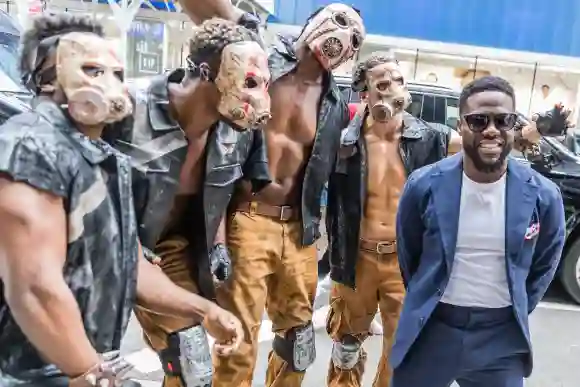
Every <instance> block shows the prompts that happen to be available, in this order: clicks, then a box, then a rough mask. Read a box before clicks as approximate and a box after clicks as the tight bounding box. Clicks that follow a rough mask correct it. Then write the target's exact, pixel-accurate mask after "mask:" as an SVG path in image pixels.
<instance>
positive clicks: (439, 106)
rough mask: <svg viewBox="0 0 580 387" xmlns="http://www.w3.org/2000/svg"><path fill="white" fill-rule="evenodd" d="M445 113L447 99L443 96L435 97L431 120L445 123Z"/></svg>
mask: <svg viewBox="0 0 580 387" xmlns="http://www.w3.org/2000/svg"><path fill="white" fill-rule="evenodd" d="M446 114H447V99H446V98H445V97H435V109H434V111H433V121H431V122H436V123H438V124H443V125H445V123H446V119H445V116H446Z"/></svg>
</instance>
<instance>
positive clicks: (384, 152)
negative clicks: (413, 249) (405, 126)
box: [360, 132, 407, 241]
mask: <svg viewBox="0 0 580 387" xmlns="http://www.w3.org/2000/svg"><path fill="white" fill-rule="evenodd" d="M365 139H366V143H367V150H368V177H367V198H366V206H365V212H364V214H363V219H362V221H361V233H360V237H361V238H362V239H366V240H369V241H394V240H395V237H396V235H395V218H396V214H397V206H398V205H399V197H400V195H401V192H402V191H403V186H404V185H405V181H406V179H407V176H406V172H405V168H404V166H403V162H402V160H401V156H400V153H399V138H398V136H397V137H395V138H392V139H389V140H384V139H381V138H379V137H378V136H376V135H375V134H374V133H370V132H367V133H366V134H365Z"/></svg>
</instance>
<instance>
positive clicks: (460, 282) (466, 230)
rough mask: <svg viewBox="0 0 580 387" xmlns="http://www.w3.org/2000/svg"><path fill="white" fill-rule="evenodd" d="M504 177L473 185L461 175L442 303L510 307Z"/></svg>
mask: <svg viewBox="0 0 580 387" xmlns="http://www.w3.org/2000/svg"><path fill="white" fill-rule="evenodd" d="M505 196H506V175H505V174H504V175H503V176H502V178H501V179H499V180H498V181H496V182H493V183H488V184H482V183H476V182H474V181H473V180H471V179H469V178H468V177H467V176H466V175H465V174H463V179H462V187H461V203H460V208H459V229H458V232H457V247H456V250H455V258H454V262H453V268H452V270H451V278H450V279H449V283H448V285H447V288H446V289H445V293H444V294H443V297H442V298H441V302H444V303H447V304H452V305H457V306H467V307H484V308H502V307H506V306H509V305H511V304H512V301H511V297H510V292H509V287H508V280H507V269H506V259H505V215H506V206H505Z"/></svg>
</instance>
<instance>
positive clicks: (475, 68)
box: [471, 56, 479, 81]
mask: <svg viewBox="0 0 580 387" xmlns="http://www.w3.org/2000/svg"><path fill="white" fill-rule="evenodd" d="M478 61H479V56H476V57H475V64H474V67H473V77H472V79H471V80H472V81H474V80H475V75H476V74H477V62H478Z"/></svg>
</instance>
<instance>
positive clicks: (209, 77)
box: [185, 56, 215, 82]
mask: <svg viewBox="0 0 580 387" xmlns="http://www.w3.org/2000/svg"><path fill="white" fill-rule="evenodd" d="M185 60H186V62H187V70H188V71H189V73H190V74H192V75H193V76H194V77H199V78H201V79H202V80H204V81H207V82H213V81H215V75H214V74H212V71H211V67H210V65H209V64H207V62H200V63H197V62H196V61H194V60H193V59H191V57H189V56H188V57H187V58H186V59H185Z"/></svg>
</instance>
